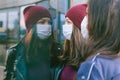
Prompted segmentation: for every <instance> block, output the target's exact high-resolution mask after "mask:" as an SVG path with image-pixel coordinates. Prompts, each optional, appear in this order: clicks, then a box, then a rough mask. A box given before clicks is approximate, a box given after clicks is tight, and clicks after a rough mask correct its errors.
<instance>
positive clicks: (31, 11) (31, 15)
mask: <svg viewBox="0 0 120 80" xmlns="http://www.w3.org/2000/svg"><path fill="white" fill-rule="evenodd" d="M23 14H24V19H25V25H26V29H27V32H29V30H30V29H31V28H32V25H33V24H35V23H36V22H37V21H38V20H39V19H41V18H43V17H49V18H51V16H50V13H49V11H48V9H46V8H44V7H42V6H28V7H26V8H25V9H24V12H23Z"/></svg>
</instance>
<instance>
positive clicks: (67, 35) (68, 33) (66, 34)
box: [63, 24, 72, 40]
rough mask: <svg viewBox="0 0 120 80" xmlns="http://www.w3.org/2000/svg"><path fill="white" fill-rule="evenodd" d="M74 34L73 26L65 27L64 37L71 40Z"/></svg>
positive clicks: (66, 25) (67, 25)
mask: <svg viewBox="0 0 120 80" xmlns="http://www.w3.org/2000/svg"><path fill="white" fill-rule="evenodd" d="M71 34H72V24H65V25H63V35H64V37H65V38H66V39H68V40H70V39H71Z"/></svg>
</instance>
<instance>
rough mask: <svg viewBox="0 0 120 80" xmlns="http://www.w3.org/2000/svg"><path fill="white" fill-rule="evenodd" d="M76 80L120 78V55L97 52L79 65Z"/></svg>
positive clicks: (112, 79)
mask: <svg viewBox="0 0 120 80" xmlns="http://www.w3.org/2000/svg"><path fill="white" fill-rule="evenodd" d="M77 80H120V57H116V58H110V57H107V56H103V55H99V54H97V55H96V56H94V57H92V58H90V59H88V60H87V61H85V62H83V63H82V64H81V65H80V68H79V70H78V74H77Z"/></svg>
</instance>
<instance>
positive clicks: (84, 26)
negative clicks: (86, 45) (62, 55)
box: [81, 16, 89, 39]
mask: <svg viewBox="0 0 120 80" xmlns="http://www.w3.org/2000/svg"><path fill="white" fill-rule="evenodd" d="M87 24H88V17H87V16H85V17H84V19H83V21H82V22H81V34H82V36H83V38H84V39H88V37H89V35H88V29H87Z"/></svg>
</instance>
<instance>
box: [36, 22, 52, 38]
mask: <svg viewBox="0 0 120 80" xmlns="http://www.w3.org/2000/svg"><path fill="white" fill-rule="evenodd" d="M51 31H52V29H51V25H48V24H47V25H46V24H37V25H36V33H37V36H38V37H39V38H40V39H46V38H48V37H49V36H50V35H51Z"/></svg>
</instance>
